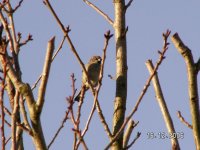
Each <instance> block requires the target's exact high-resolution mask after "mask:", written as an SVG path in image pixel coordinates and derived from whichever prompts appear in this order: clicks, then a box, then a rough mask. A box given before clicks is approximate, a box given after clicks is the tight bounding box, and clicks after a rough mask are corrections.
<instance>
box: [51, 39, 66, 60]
mask: <svg viewBox="0 0 200 150" xmlns="http://www.w3.org/2000/svg"><path fill="white" fill-rule="evenodd" d="M64 41H65V36H64V37H63V39H62V41H61V43H60V45H59V46H58V49H57V50H56V52H55V54H54V55H53V57H52V59H51V61H53V60H54V59H55V57H56V56H57V54H58V53H59V51H60V50H61V49H62V46H63V44H64Z"/></svg>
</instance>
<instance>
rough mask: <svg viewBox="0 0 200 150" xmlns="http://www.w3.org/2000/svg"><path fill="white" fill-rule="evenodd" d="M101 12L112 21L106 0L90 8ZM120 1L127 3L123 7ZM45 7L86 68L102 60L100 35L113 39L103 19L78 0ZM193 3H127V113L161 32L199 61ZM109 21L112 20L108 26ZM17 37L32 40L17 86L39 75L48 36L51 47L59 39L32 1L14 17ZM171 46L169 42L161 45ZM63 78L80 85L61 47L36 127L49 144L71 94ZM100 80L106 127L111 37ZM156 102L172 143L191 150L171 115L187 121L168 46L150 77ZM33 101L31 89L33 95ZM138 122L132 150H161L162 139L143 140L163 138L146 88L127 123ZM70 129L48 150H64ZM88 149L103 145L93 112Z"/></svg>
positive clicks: (182, 77)
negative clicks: (154, 78) (159, 93)
mask: <svg viewBox="0 0 200 150" xmlns="http://www.w3.org/2000/svg"><path fill="white" fill-rule="evenodd" d="M92 2H94V3H95V4H96V5H97V6H99V7H100V8H101V9H102V10H103V11H105V12H106V13H107V14H109V16H110V17H111V18H113V17H114V10H113V4H112V1H106V2H104V1H100V0H98V1H94V0H93V1H92ZM126 2H127V1H126ZM52 5H53V7H54V8H55V10H56V12H57V13H58V15H59V17H60V19H61V20H62V22H63V24H64V25H66V26H67V25H70V28H71V30H72V31H71V32H70V37H71V38H72V41H73V43H74V45H75V47H76V49H77V51H78V53H79V55H80V56H81V58H82V60H83V61H84V62H85V63H87V61H88V59H89V58H90V57H91V56H92V55H102V49H103V44H104V37H103V34H104V33H105V32H106V31H107V30H111V32H112V33H114V30H113V28H112V27H111V26H110V24H109V23H107V22H106V21H105V19H104V18H103V17H102V16H100V15H99V14H97V13H96V12H95V11H94V10H93V9H91V8H90V7H88V6H87V5H86V4H85V3H83V1H74V0H68V1H64V0H63V1H59V2H58V1H52ZM199 5H200V2H199V1H195V0H190V1H181V0H177V1H173V0H168V1H164V0H153V1H144V0H140V1H138V0H135V1H134V2H133V4H132V5H131V7H129V9H128V11H127V18H126V24H127V26H128V27H129V31H128V33H127V47H128V96H127V114H128V113H129V112H130V111H131V109H132V108H133V107H134V105H135V102H136V100H137V98H138V96H139V94H140V92H141V90H142V89H143V86H144V84H145V81H146V80H147V78H148V76H149V73H148V70H147V69H146V66H145V62H146V60H147V59H152V60H153V62H154V63H155V62H156V61H157V59H158V54H157V50H158V49H161V48H162V44H163V41H162V33H163V32H165V31H166V29H170V30H171V31H172V33H171V35H172V34H174V33H175V32H178V33H179V35H180V37H181V38H182V40H183V41H184V43H185V44H186V45H187V46H188V47H189V48H190V49H191V50H192V53H193V55H194V59H195V60H197V59H198V58H199V56H200V50H199V48H200V46H199V35H200V30H199V27H200V21H199V18H200V9H199ZM113 20H114V19H113ZM15 23H16V29H17V32H21V33H22V37H23V38H25V37H26V35H27V34H28V33H31V34H32V35H33V39H34V41H32V42H30V43H29V44H28V45H26V46H24V47H23V48H22V50H21V54H20V64H21V66H22V68H21V69H22V72H23V75H22V79H23V81H24V82H28V83H30V84H31V85H32V84H33V83H34V82H35V81H36V79H37V78H38V76H39V75H40V74H41V71H42V66H43V62H44V57H45V51H46V45H47V42H48V40H49V39H50V38H51V37H52V36H54V35H55V36H56V47H57V46H58V45H59V43H60V41H61V40H62V37H63V33H62V32H61V30H60V28H59V27H58V25H57V23H56V22H55V20H54V18H53V17H52V15H51V14H50V12H49V10H48V9H47V8H46V7H45V6H44V5H43V3H42V1H40V0H35V1H31V0H26V1H24V2H23V5H22V7H21V8H20V9H19V10H18V11H17V12H16V14H15ZM169 42H170V43H171V41H170V40H169ZM71 73H75V76H76V78H77V81H76V87H77V88H79V87H80V85H81V80H80V78H81V70H80V66H79V64H78V63H77V61H76V59H75V57H74V55H73V54H72V52H71V51H70V49H69V46H68V45H67V44H66V43H65V44H64V46H63V49H62V50H61V52H60V53H59V54H58V56H57V57H56V59H55V61H54V62H53V64H52V68H51V73H50V78H49V83H48V87H47V94H46V102H45V106H44V110H43V113H42V118H41V120H42V125H43V128H44V134H45V138H46V142H47V143H49V141H50V140H51V139H52V137H53V135H54V134H55V132H56V130H57V128H58V127H59V126H60V123H61V120H62V119H63V117H64V115H65V111H66V109H67V105H66V101H65V97H66V96H69V95H70V94H71V88H70V85H71V80H70V75H71ZM104 73H105V75H104V79H103V86H102V90H101V91H100V97H99V101H100V104H101V107H102V109H103V111H104V115H105V118H106V120H107V122H108V124H109V126H110V128H112V115H113V100H114V96H115V81H113V80H110V79H109V78H108V77H107V75H108V74H111V75H113V76H114V75H115V46H114V38H112V39H111V40H110V43H109V46H108V50H107V59H106V63H105V72H104ZM158 75H159V79H160V83H161V86H162V89H163V93H164V97H165V100H166V103H167V105H168V108H169V112H170V114H171V116H172V119H173V121H174V126H175V129H176V131H177V132H183V133H184V139H182V140H179V142H180V146H181V149H182V150H187V149H195V146H194V141H193V137H192V131H191V130H190V129H189V128H187V127H186V126H185V125H183V124H182V123H181V122H180V121H179V119H178V118H177V115H176V112H177V111H178V110H180V111H181V112H182V115H183V116H184V117H185V119H186V120H187V121H189V122H191V116H190V111H189V100H188V92H187V73H186V68H185V63H184V60H183V58H182V57H181V56H180V54H179V53H178V52H177V50H176V49H175V47H174V46H173V44H172V43H171V44H170V45H169V50H168V52H167V54H166V59H165V60H164V62H163V64H162V65H161V66H160V69H159V71H158ZM34 93H35V96H37V90H35V92H34ZM92 100H93V99H92V97H91V94H90V92H88V93H87V94H86V99H85V102H84V106H83V112H82V120H81V121H82V124H81V127H82V128H83V127H84V125H85V121H86V120H87V117H88V115H89V112H90V108H91V107H92ZM133 119H134V120H135V121H139V124H138V126H137V128H135V129H134V132H133V136H132V139H133V138H134V137H135V135H136V133H137V132H138V131H139V132H141V133H142V134H141V137H140V138H139V139H138V141H137V142H136V144H135V145H134V146H133V148H135V149H141V148H142V149H143V150H148V149H161V148H162V149H163V150H168V149H170V147H171V145H170V144H171V143H170V140H166V139H165V140H161V139H153V140H149V139H148V136H147V133H148V132H154V133H155V134H157V133H159V132H167V131H166V127H165V123H164V121H163V118H162V115H161V112H160V109H159V106H158V104H157V102H156V99H155V93H154V90H153V86H150V88H149V90H148V91H147V93H146V95H145V96H144V99H143V100H142V103H141V105H140V107H139V110H138V111H137V113H136V114H135V115H134V116H133ZM71 128H72V124H71V122H70V121H67V123H66V124H65V127H64V129H63V130H62V132H61V134H60V135H59V137H58V138H57V140H56V141H55V143H54V145H52V148H51V149H52V150H53V149H71V147H72V143H73V133H72V130H71ZM24 137H25V139H26V142H25V149H29V150H34V148H33V144H32V141H31V139H30V138H29V137H28V136H27V135H26V134H25V135H24ZM85 140H86V143H87V145H88V147H89V149H96V150H101V149H103V148H104V147H105V146H106V144H107V143H108V138H107V135H106V133H105V132H104V129H103V127H102V125H101V123H100V120H99V118H98V115H97V113H95V115H94V118H93V119H92V123H91V126H90V130H89V131H88V133H87V135H86V137H85Z"/></svg>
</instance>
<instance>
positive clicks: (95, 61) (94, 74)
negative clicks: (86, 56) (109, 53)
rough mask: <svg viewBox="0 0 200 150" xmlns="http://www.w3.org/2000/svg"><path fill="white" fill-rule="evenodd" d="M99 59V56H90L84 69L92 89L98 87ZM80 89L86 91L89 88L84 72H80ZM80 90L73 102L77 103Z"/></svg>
mask: <svg viewBox="0 0 200 150" xmlns="http://www.w3.org/2000/svg"><path fill="white" fill-rule="evenodd" d="M101 61H102V59H101V57H100V56H92V57H91V58H90V60H89V62H88V63H87V64H86V65H85V69H86V71H87V74H88V78H89V80H90V82H91V84H92V86H93V87H96V86H97V85H98V80H99V74H100V69H101ZM82 87H84V90H85V91H87V90H88V89H89V88H90V86H89V83H88V79H87V76H86V74H85V72H84V71H82ZM81 92H82V89H80V91H79V92H78V94H77V96H76V97H75V99H74V100H75V101H77V102H79V100H80V97H81V96H82V94H81Z"/></svg>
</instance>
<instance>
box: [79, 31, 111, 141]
mask: <svg viewBox="0 0 200 150" xmlns="http://www.w3.org/2000/svg"><path fill="white" fill-rule="evenodd" d="M104 36H105V45H104V48H103V57H102V64H101V70H100V76H99V84H98V87H97V90H96V94H95V95H94V103H93V107H92V110H91V112H90V115H89V117H88V121H87V123H86V126H85V129H84V130H83V133H82V137H83V136H84V135H85V133H86V132H87V130H88V128H89V124H90V121H91V118H92V116H93V114H94V111H95V108H97V109H98V113H99V116H100V119H101V122H102V124H103V126H104V129H105V131H106V133H107V135H108V137H109V138H112V134H111V131H110V129H109V127H108V124H107V123H106V121H105V117H104V115H103V113H102V110H101V108H100V105H99V102H98V94H99V91H100V88H101V85H102V79H103V71H104V63H105V59H106V50H107V47H108V42H109V39H110V38H111V37H112V36H113V35H112V34H110V31H108V32H107V33H106V34H105V35H104Z"/></svg>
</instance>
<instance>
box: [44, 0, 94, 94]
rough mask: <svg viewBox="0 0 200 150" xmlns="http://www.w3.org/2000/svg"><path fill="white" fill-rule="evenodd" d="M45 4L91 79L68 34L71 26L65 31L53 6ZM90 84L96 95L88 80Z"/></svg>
mask: <svg viewBox="0 0 200 150" xmlns="http://www.w3.org/2000/svg"><path fill="white" fill-rule="evenodd" d="M43 2H44V4H45V5H46V6H47V8H48V9H49V10H50V12H51V13H52V15H53V16H54V18H55V19H56V21H57V23H58V25H59V26H60V28H61V30H62V32H63V34H64V36H65V37H66V40H67V42H68V44H69V46H70V49H71V51H72V52H73V53H74V55H75V57H76V58H77V60H78V62H79V64H80V65H81V68H82V70H83V72H84V73H85V74H86V77H87V79H89V78H88V73H87V70H86V68H85V65H84V63H83V61H82V60H81V58H80V56H79V55H78V53H77V51H76V49H75V47H74V44H73V43H72V41H71V38H70V37H69V35H68V33H69V32H70V31H71V30H70V28H69V26H68V27H67V28H66V29H65V27H64V25H63V24H62V22H61V21H60V19H59V18H58V16H57V14H56V12H55V11H54V9H53V7H52V6H51V4H50V2H49V0H44V1H43ZM88 84H89V87H90V89H91V90H92V93H93V95H95V90H94V88H93V86H92V84H91V81H90V80H88Z"/></svg>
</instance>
